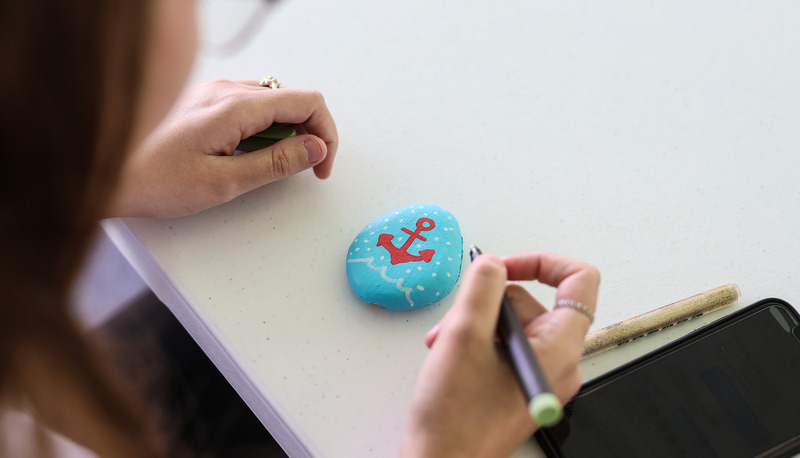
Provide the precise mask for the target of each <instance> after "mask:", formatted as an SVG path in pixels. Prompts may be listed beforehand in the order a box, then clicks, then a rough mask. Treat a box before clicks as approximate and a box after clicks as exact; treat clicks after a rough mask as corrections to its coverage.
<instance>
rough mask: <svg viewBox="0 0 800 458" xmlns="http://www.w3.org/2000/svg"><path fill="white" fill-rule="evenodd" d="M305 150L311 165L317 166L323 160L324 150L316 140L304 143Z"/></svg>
mask: <svg viewBox="0 0 800 458" xmlns="http://www.w3.org/2000/svg"><path fill="white" fill-rule="evenodd" d="M303 148H305V149H306V154H307V155H308V163H309V164H311V165H317V163H318V162H319V161H321V160H322V148H320V147H319V144H318V143H317V142H315V141H314V140H306V141H304V142H303Z"/></svg>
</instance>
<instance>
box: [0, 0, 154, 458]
mask: <svg viewBox="0 0 800 458" xmlns="http://www.w3.org/2000/svg"><path fill="white" fill-rule="evenodd" d="M150 15H151V2H148V1H146V0H113V1H110V0H25V1H3V2H0V52H1V53H2V59H3V62H4V69H3V70H2V71H1V72H0V117H1V120H0V154H2V165H1V166H0V208H1V211H0V247H2V248H0V298H2V299H0V300H2V302H0V410H2V409H3V408H7V407H9V406H13V405H20V404H24V405H26V406H30V408H31V410H32V411H33V412H34V415H35V416H36V418H37V419H38V420H40V421H42V422H43V423H44V424H46V425H47V426H49V427H51V428H54V429H56V430H59V431H61V432H63V433H65V434H67V435H68V436H70V437H71V438H73V439H74V440H76V441H78V442H81V443H83V444H85V445H87V446H88V447H90V448H92V449H94V451H95V452H97V453H99V454H101V455H103V456H156V455H160V454H162V451H161V447H160V445H159V443H160V441H159V440H158V439H157V438H156V436H155V434H154V433H153V431H152V430H153V428H152V427H151V426H149V425H148V422H147V418H146V417H145V415H144V413H143V412H142V411H141V408H139V407H137V405H138V404H137V403H135V402H133V401H132V399H131V396H130V395H129V394H128V392H127V390H125V389H123V388H122V385H121V384H120V383H119V381H117V380H115V378H114V375H113V373H112V371H110V370H109V369H107V367H106V365H105V364H103V363H102V362H101V359H100V358H99V357H98V355H97V352H96V350H95V349H94V347H93V346H92V345H91V344H90V342H88V341H87V339H86V337H85V336H84V335H83V333H82V332H81V330H80V327H79V326H78V325H77V323H76V322H75V320H74V318H73V317H72V315H71V314H70V311H69V307H68V299H67V297H68V292H69V288H70V284H71V282H72V280H73V278H74V277H75V275H76V272H77V270H78V269H79V267H80V266H81V264H82V261H83V258H84V255H85V253H86V251H87V248H88V247H89V244H90V242H91V238H92V235H93V233H94V231H95V228H96V225H97V220H98V219H99V218H100V217H101V216H102V215H103V214H104V210H105V209H106V207H107V205H108V203H109V198H110V196H111V194H112V190H113V186H114V183H115V181H116V179H117V177H118V175H119V171H120V168H121V165H122V161H123V159H124V153H125V152H126V151H127V150H128V149H129V147H130V145H129V142H130V136H131V129H132V127H133V123H134V119H135V117H136V109H137V105H136V100H137V97H138V94H139V87H140V84H141V79H142V76H141V75H142V67H143V64H144V59H145V53H146V46H147V42H146V38H147V36H149V30H148V28H149V27H150V23H151V17H150Z"/></svg>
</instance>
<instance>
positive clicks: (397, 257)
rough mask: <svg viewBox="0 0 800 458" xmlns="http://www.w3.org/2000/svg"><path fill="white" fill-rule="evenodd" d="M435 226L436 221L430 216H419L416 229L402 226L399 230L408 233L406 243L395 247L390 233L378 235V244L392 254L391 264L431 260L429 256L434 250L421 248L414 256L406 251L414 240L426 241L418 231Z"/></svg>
mask: <svg viewBox="0 0 800 458" xmlns="http://www.w3.org/2000/svg"><path fill="white" fill-rule="evenodd" d="M434 227H436V223H434V222H433V220H432V219H430V218H420V219H418V220H417V230H416V231H414V232H411V230H410V229H406V228H402V229H401V230H402V231H403V232H405V233H406V234H408V235H409V237H408V240H406V243H404V244H403V246H401V247H400V248H397V247H396V246H394V244H393V243H392V240H393V239H394V236H393V235H391V234H381V235H380V236H378V245H377V246H382V247H384V248H386V251H388V252H389V254H390V255H392V265H394V264H402V263H404V262H416V261H425V262H431V258H432V257H433V254H434V253H436V251H435V250H422V251H420V252H419V255H418V256H414V255H413V254H410V253H409V252H408V249H409V247H411V244H412V243H414V240H417V239H420V240H422V241H423V242H427V241H428V239H426V238H425V237H423V236H421V235H420V232H425V231H429V230H431V229H433V228H434Z"/></svg>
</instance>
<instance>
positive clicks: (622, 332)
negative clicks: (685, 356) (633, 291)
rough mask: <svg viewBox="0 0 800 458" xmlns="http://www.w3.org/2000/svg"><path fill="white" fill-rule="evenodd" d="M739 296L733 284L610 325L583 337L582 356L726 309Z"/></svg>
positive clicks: (739, 292)
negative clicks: (584, 338)
mask: <svg viewBox="0 0 800 458" xmlns="http://www.w3.org/2000/svg"><path fill="white" fill-rule="evenodd" d="M740 294H741V291H740V290H739V287H738V286H736V285H734V284H729V285H725V286H720V287H719V288H714V289H712V290H710V291H706V292H704V293H700V294H698V295H696V296H692V297H690V298H688V299H684V300H682V301H678V302H675V303H672V304H669V305H665V306H664V307H661V308H657V309H655V310H653V311H650V312H647V313H645V314H643V315H639V316H635V317H633V318H629V319H627V320H625V321H620V322H619V323H616V324H612V325H611V326H608V327H605V328H603V329H601V330H599V331H595V332H593V333H591V334H589V335H588V336H586V340H584V343H583V356H584V357H586V356H591V355H594V354H597V353H600V352H603V351H606V350H608V349H611V348H614V347H617V346H619V345H622V344H626V343H628V342H630V341H632V340H635V339H638V338H639V337H644V336H646V335H647V334H651V333H653V332H656V331H660V330H662V329H664V328H668V327H670V326H673V325H676V324H678V323H681V322H684V321H686V320H691V319H692V318H697V317H699V316H701V315H705V314H706V313H709V312H713V311H715V310H719V309H721V308H723V307H727V306H729V305H731V304H733V303H734V302H736V301H737V300H739V295H740Z"/></svg>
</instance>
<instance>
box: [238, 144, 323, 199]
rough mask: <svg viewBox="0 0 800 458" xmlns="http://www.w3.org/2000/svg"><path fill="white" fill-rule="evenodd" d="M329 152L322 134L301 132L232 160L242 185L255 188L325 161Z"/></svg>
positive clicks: (249, 188)
mask: <svg viewBox="0 0 800 458" xmlns="http://www.w3.org/2000/svg"><path fill="white" fill-rule="evenodd" d="M327 153H328V148H327V146H326V145H325V142H324V141H322V139H320V138H319V137H316V136H314V135H298V136H296V137H290V138H285V139H283V140H281V141H279V142H277V143H275V144H274V145H272V146H270V147H268V148H264V149H260V150H256V151H253V152H251V153H247V154H241V155H239V156H234V157H232V158H231V159H233V162H234V164H235V168H236V169H237V170H236V174H237V179H238V180H240V186H242V187H243V188H246V190H252V189H255V188H258V187H259V186H263V185H265V184H267V183H272V182H273V181H278V180H282V179H284V178H286V177H290V176H292V175H294V174H296V173H299V172H302V171H303V170H305V169H308V168H311V167H313V166H315V165H317V164H319V163H320V162H322V161H323V160H324V159H325V156H326V155H327Z"/></svg>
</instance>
